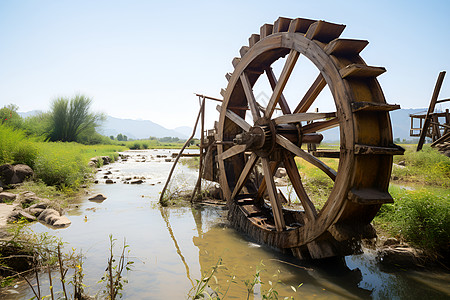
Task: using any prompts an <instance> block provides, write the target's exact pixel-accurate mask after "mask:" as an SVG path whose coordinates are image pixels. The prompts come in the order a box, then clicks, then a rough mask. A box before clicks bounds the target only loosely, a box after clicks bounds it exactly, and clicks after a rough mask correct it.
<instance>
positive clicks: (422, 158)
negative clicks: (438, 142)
mask: <svg viewBox="0 0 450 300" xmlns="http://www.w3.org/2000/svg"><path fill="white" fill-rule="evenodd" d="M402 146H404V147H405V148H406V151H405V154H404V155H401V156H395V157H394V163H398V162H400V161H405V167H403V168H402V167H398V166H394V167H393V168H392V176H393V177H395V178H398V180H399V181H402V182H406V183H416V184H422V185H427V186H439V187H444V188H450V158H449V157H447V156H445V155H443V154H441V153H440V152H438V151H437V150H435V149H433V148H431V147H430V146H429V145H425V146H424V147H423V150H422V151H419V152H416V150H415V149H416V146H415V145H402Z"/></svg>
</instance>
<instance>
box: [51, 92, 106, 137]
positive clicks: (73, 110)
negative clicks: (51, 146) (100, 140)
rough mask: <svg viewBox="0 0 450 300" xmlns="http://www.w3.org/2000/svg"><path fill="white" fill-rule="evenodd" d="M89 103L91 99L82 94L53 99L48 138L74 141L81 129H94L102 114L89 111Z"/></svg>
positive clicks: (102, 118) (102, 117) (101, 119)
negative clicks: (69, 97) (70, 97)
mask: <svg viewBox="0 0 450 300" xmlns="http://www.w3.org/2000/svg"><path fill="white" fill-rule="evenodd" d="M91 104H92V100H91V99H90V98H87V97H86V96H83V95H76V96H75V97H73V98H72V99H68V98H64V97H61V98H58V99H56V100H54V101H53V103H52V109H51V112H50V114H51V132H50V140H52V141H63V142H74V141H77V139H78V136H79V135H80V134H81V133H82V132H83V131H92V130H94V131H95V128H96V127H98V126H99V125H100V122H101V121H103V120H104V116H103V115H102V114H99V113H92V112H90V111H89V110H90V107H91Z"/></svg>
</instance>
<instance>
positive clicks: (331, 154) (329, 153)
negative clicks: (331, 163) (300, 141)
mask: <svg viewBox="0 0 450 300" xmlns="http://www.w3.org/2000/svg"><path fill="white" fill-rule="evenodd" d="M311 153H312V155H314V156H315V157H327V158H339V157H340V156H341V151H339V150H329V149H321V150H316V151H313V152H311Z"/></svg>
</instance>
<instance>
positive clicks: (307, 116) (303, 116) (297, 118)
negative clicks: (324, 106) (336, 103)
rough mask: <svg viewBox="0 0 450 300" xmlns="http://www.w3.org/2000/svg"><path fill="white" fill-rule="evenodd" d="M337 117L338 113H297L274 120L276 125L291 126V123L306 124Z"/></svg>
mask: <svg viewBox="0 0 450 300" xmlns="http://www.w3.org/2000/svg"><path fill="white" fill-rule="evenodd" d="M334 117H336V113H334V112H332V113H297V114H288V115H283V116H279V117H276V118H275V119H273V121H274V122H275V124H277V125H279V124H289V123H298V122H306V121H313V120H320V119H325V118H334Z"/></svg>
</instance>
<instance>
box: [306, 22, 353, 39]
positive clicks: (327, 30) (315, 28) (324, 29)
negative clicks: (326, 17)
mask: <svg viewBox="0 0 450 300" xmlns="http://www.w3.org/2000/svg"><path fill="white" fill-rule="evenodd" d="M344 29H345V25H343V24H335V23H329V22H326V21H318V22H315V23H313V24H311V26H309V28H308V31H307V32H306V37H307V38H308V39H310V40H318V41H320V42H322V43H329V42H331V41H332V40H334V39H336V38H338V37H339V36H340V35H341V33H342V31H344Z"/></svg>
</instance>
